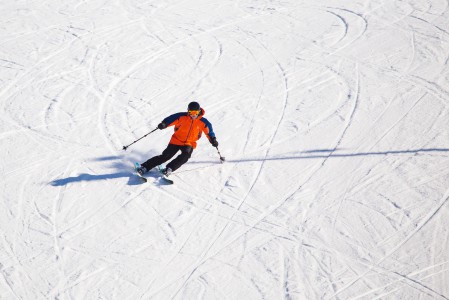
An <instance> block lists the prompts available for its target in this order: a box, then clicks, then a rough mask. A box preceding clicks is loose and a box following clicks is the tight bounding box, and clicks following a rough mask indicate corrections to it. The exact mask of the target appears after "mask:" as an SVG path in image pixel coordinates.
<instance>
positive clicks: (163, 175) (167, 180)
mask: <svg viewBox="0 0 449 300" xmlns="http://www.w3.org/2000/svg"><path fill="white" fill-rule="evenodd" d="M138 168H140V164H139V163H138V162H135V163H134V171H136V173H137V176H139V178H140V179H141V180H142V181H143V182H148V179H147V178H145V177H144V176H143V175H141V174H140V173H139V172H137V169H138ZM157 169H158V172H159V179H160V181H163V182H164V183H166V184H173V183H174V182H173V180H171V179H170V178H168V176H166V175H165V174H164V173H162V171H163V170H164V169H163V168H162V166H158V167H157Z"/></svg>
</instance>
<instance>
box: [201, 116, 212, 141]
mask: <svg viewBox="0 0 449 300" xmlns="http://www.w3.org/2000/svg"><path fill="white" fill-rule="evenodd" d="M201 121H203V123H204V125H205V126H204V128H203V132H204V134H206V136H207V138H208V139H209V140H210V138H211V137H215V133H214V129H213V128H212V124H211V123H210V122H209V121H208V120H207V119H206V118H201Z"/></svg>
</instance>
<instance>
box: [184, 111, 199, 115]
mask: <svg viewBox="0 0 449 300" xmlns="http://www.w3.org/2000/svg"><path fill="white" fill-rule="evenodd" d="M187 112H188V113H189V115H191V116H198V115H199V114H200V111H199V110H188V111H187Z"/></svg>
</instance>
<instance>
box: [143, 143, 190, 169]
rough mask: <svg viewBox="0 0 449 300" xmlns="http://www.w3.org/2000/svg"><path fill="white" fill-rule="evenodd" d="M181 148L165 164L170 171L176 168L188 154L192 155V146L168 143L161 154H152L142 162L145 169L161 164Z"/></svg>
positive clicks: (187, 157) (185, 160)
mask: <svg viewBox="0 0 449 300" xmlns="http://www.w3.org/2000/svg"><path fill="white" fill-rule="evenodd" d="M179 150H181V154H179V155H178V156H177V157H176V158H175V159H174V160H172V161H171V162H169V163H168V164H167V166H166V167H167V168H170V169H172V171H175V170H177V169H178V168H179V167H181V166H182V165H183V164H185V163H186V162H187V161H188V160H189V158H190V156H192V152H193V147H192V146H179V145H174V144H168V146H167V148H165V150H164V151H163V152H162V154H161V155H157V156H154V157H152V158H150V159H149V160H147V161H146V162H144V163H143V164H142V166H143V167H145V168H146V169H147V170H151V169H153V168H154V167H156V166H159V165H161V164H163V163H164V162H166V161H168V160H170V159H171V158H172V157H173V156H175V154H176V153H177V152H178V151H179Z"/></svg>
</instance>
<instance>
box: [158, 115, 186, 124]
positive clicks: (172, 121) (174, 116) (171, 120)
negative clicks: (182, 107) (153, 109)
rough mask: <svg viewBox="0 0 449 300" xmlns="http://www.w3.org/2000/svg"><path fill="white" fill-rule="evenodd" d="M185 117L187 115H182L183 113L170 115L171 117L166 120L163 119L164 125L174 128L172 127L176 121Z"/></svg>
mask: <svg viewBox="0 0 449 300" xmlns="http://www.w3.org/2000/svg"><path fill="white" fill-rule="evenodd" d="M185 115H186V113H182V112H180V113H176V114H173V115H170V116H168V117H166V118H165V119H163V120H162V123H165V125H167V127H168V126H172V125H174V123H175V121H176V120H178V119H179V118H180V117H182V116H185Z"/></svg>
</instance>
